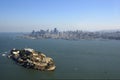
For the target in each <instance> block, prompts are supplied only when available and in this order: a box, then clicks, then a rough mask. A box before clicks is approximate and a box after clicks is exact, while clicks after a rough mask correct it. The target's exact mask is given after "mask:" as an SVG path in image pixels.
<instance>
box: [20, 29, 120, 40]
mask: <svg viewBox="0 0 120 80" xmlns="http://www.w3.org/2000/svg"><path fill="white" fill-rule="evenodd" d="M22 38H28V39H65V40H82V39H85V40H100V39H102V40H103V39H107V40H120V31H94V32H90V31H82V30H75V31H59V30H58V29H57V28H54V29H53V30H49V29H48V30H39V31H35V30H33V31H32V32H31V33H29V34H25V35H24V36H22Z"/></svg>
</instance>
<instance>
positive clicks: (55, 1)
mask: <svg viewBox="0 0 120 80" xmlns="http://www.w3.org/2000/svg"><path fill="white" fill-rule="evenodd" d="M53 28H57V29H59V30H61V31H66V30H87V31H96V30H111V29H116V30H117V29H119V30H120V0H0V32H31V31H32V30H40V29H44V30H47V29H53Z"/></svg>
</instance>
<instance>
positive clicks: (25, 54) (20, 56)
mask: <svg viewBox="0 0 120 80" xmlns="http://www.w3.org/2000/svg"><path fill="white" fill-rule="evenodd" d="M8 57H9V58H11V59H12V60H14V61H15V62H16V63H17V64H19V65H21V66H23V67H25V68H28V69H35V70H40V71H53V70H55V68H56V66H55V63H54V61H53V59H52V58H50V57H47V56H46V55H45V54H44V53H42V52H39V51H35V50H34V49H31V48H24V49H20V50H18V49H15V48H14V49H12V50H11V52H10V54H9V55H8Z"/></svg>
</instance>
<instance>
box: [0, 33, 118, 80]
mask: <svg viewBox="0 0 120 80" xmlns="http://www.w3.org/2000/svg"><path fill="white" fill-rule="evenodd" d="M20 35H22V34H21V33H0V80H59V79H74V80H75V79H120V41H119V40H79V41H72V40H61V39H35V40H32V39H23V38H20V37H17V36H20ZM13 48H17V49H23V48H33V49H35V50H37V51H41V52H43V53H44V54H46V55H47V56H50V57H52V58H53V59H54V61H55V64H56V70H55V71H38V70H32V69H26V68H24V67H21V66H20V65H17V64H16V63H15V62H14V61H12V60H11V59H8V58H7V57H5V56H2V54H3V53H5V54H8V53H9V52H10V50H11V49H13Z"/></svg>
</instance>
